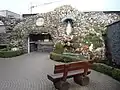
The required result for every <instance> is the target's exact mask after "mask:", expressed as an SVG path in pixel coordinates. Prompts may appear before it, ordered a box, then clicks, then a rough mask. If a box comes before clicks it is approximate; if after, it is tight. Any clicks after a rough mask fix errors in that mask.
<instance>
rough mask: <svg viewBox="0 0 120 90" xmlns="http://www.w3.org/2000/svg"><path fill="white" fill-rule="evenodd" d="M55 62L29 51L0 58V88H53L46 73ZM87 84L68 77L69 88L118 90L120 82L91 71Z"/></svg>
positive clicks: (26, 89) (25, 89)
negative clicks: (16, 55) (79, 83)
mask: <svg viewBox="0 0 120 90" xmlns="http://www.w3.org/2000/svg"><path fill="white" fill-rule="evenodd" d="M55 63H56V62H54V61H52V60H49V55H48V54H46V53H31V54H26V55H22V56H18V57H15V58H11V59H0V90H55V88H54V86H53V85H52V82H51V81H49V80H48V79H47V77H46V75H47V74H48V73H50V72H52V71H53V66H54V64H55ZM90 80H91V81H90V84H89V85H88V86H84V87H83V86H79V85H77V84H75V83H74V82H73V80H72V79H69V80H68V81H69V83H70V84H71V87H70V90H120V83H119V82H117V81H116V80H114V79H112V78H110V77H109V76H106V75H104V74H101V73H98V72H96V71H92V73H91V75H90Z"/></svg>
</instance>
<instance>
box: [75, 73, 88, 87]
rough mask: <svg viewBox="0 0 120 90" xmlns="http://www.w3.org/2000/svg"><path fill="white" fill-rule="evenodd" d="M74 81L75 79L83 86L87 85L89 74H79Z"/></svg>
mask: <svg viewBox="0 0 120 90" xmlns="http://www.w3.org/2000/svg"><path fill="white" fill-rule="evenodd" d="M74 81H75V83H77V84H79V85H81V86H85V85H88V84H89V81H90V79H89V77H87V76H80V75H77V76H74Z"/></svg>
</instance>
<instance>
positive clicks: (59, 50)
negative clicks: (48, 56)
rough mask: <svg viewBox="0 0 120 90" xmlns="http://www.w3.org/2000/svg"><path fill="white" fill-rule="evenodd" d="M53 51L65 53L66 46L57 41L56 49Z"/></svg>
mask: <svg viewBox="0 0 120 90" xmlns="http://www.w3.org/2000/svg"><path fill="white" fill-rule="evenodd" d="M53 52H55V53H59V54H61V53H63V52H64V46H63V45H62V44H61V43H60V42H59V43H56V45H55V49H54V51H53Z"/></svg>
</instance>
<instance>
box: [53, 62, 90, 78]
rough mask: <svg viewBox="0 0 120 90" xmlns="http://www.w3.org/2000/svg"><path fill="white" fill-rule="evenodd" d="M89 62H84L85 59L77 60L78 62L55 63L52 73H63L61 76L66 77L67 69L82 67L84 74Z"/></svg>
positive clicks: (72, 69)
mask: <svg viewBox="0 0 120 90" xmlns="http://www.w3.org/2000/svg"><path fill="white" fill-rule="evenodd" d="M90 63H91V62H90ZM90 63H89V62H86V61H84V62H83V61H79V62H72V63H67V64H60V65H55V67H54V74H57V73H63V77H64V78H65V77H67V74H68V72H69V71H74V70H80V69H83V70H84V74H85V75H86V74H87V72H88V69H89V68H90Z"/></svg>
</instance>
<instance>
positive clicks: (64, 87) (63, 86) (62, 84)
mask: <svg viewBox="0 0 120 90" xmlns="http://www.w3.org/2000/svg"><path fill="white" fill-rule="evenodd" d="M53 84H54V86H55V88H56V89H58V90H68V89H69V86H70V84H69V83H68V82H66V81H58V82H54V83H53Z"/></svg>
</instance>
